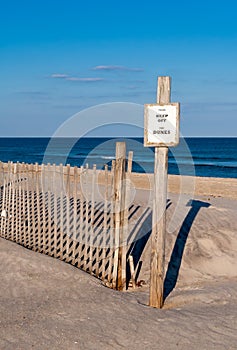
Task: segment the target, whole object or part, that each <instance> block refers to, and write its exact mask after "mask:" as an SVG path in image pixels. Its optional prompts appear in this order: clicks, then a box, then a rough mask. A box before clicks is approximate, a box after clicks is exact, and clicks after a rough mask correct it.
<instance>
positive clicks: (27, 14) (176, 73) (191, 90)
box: [0, 0, 237, 136]
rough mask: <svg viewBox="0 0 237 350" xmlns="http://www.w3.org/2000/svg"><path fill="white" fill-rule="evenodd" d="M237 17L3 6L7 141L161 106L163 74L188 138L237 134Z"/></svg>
mask: <svg viewBox="0 0 237 350" xmlns="http://www.w3.org/2000/svg"><path fill="white" fill-rule="evenodd" d="M236 13H237V3H236V1H228V0H227V1H225V2H222V1H211V0H210V1H207V0H206V1H202V0H200V1H196V2H190V1H167V2H164V1H159V0H156V1H144V2H135V1H130V2H129V1H123V0H122V1H118V2H111V1H88V2H86V1H80V0H77V1H75V0H71V1H67V2H66V1H60V0H58V1H54V0H53V1H50V0H48V1H46V0H41V1H32V0H31V1H29V0H25V1H24V0H22V1H9V2H3V1H2V2H1V8H0V33H1V35H0V69H1V79H0V118H1V128H0V136H50V135H52V134H53V133H54V132H55V131H56V129H57V128H58V127H59V126H60V125H61V124H62V123H63V122H64V121H66V120H67V119H68V118H69V117H70V116H72V115H73V114H75V113H77V112H79V111H80V110H83V109H85V108H88V107H91V106H94V105H97V104H101V103H108V102H132V103H137V104H142V105H143V104H144V103H154V102H156V80H157V76H158V75H170V76H171V77H172V101H173V102H180V103H181V111H182V114H181V131H182V134H183V135H185V136H236V130H237V98H236V95H237V63H236V62H237V22H236ZM95 118H96V116H95ZM82 122H84V123H86V120H84V121H82Z"/></svg>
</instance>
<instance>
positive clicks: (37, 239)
mask: <svg viewBox="0 0 237 350" xmlns="http://www.w3.org/2000/svg"><path fill="white" fill-rule="evenodd" d="M131 169H132V152H129V157H128V159H127V160H126V147H125V143H117V145H116V159H115V160H114V161H112V166H110V167H108V165H105V168H104V170H103V171H102V170H97V169H96V165H94V166H93V168H92V169H90V168H89V167H88V165H86V166H85V167H80V168H78V167H70V165H67V166H63V165H62V164H61V165H55V164H53V165H51V164H48V165H43V164H42V165H38V164H34V165H33V164H24V163H12V162H8V163H2V162H0V186H1V189H0V212H1V217H0V236H1V237H3V238H6V239H8V240H11V241H14V242H16V243H18V244H20V245H22V246H24V247H26V248H29V249H32V250H33V251H37V252H40V253H44V254H47V255H49V256H52V257H55V258H58V259H61V260H63V261H66V262H68V263H70V264H72V265H74V266H76V267H78V268H81V269H82V270H84V271H87V272H88V273H90V274H92V275H94V276H96V277H98V278H99V279H101V280H102V281H103V282H104V283H105V284H106V285H107V286H109V287H111V288H114V289H119V290H124V289H125V288H126V285H127V284H128V275H129V278H130V276H131V275H132V277H133V279H134V266H133V263H132V260H133V259H132V256H131V255H130V256H129V252H131V245H132V244H133V243H134V241H135V239H136V237H137V234H138V231H139V229H140V227H139V225H137V222H138V221H139V220H138V218H139V217H141V216H142V215H144V208H141V207H139V206H135V205H134V204H132V203H130V201H129V200H130V190H129V176H130V173H131ZM145 210H146V209H145ZM129 262H130V265H129ZM129 266H130V267H131V268H130V270H131V272H132V274H131V273H128V267H129ZM133 285H134V281H133Z"/></svg>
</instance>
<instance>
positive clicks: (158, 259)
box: [149, 77, 170, 308]
mask: <svg viewBox="0 0 237 350" xmlns="http://www.w3.org/2000/svg"><path fill="white" fill-rule="evenodd" d="M157 103H159V104H168V103H170V77H159V78H158V88H157ZM167 169H168V147H156V148H155V169H154V189H153V193H154V194H153V196H154V197H153V215H152V238H151V265H150V267H151V278H150V300H149V304H150V306H153V307H157V308H162V306H163V303H164V265H165V233H166V201H167Z"/></svg>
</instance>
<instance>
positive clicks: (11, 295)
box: [0, 174, 237, 350]
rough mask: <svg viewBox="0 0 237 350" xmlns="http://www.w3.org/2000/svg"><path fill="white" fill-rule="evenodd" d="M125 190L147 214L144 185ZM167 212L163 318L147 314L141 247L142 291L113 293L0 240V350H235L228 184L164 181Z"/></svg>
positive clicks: (236, 225)
mask: <svg viewBox="0 0 237 350" xmlns="http://www.w3.org/2000/svg"><path fill="white" fill-rule="evenodd" d="M131 180H132V183H133V185H134V188H135V189H136V194H135V197H134V201H135V202H136V203H137V204H140V205H144V206H145V205H147V206H148V207H149V206H150V199H149V195H150V190H149V181H148V182H146V181H145V180H144V177H143V175H138V174H133V176H132V179H131ZM180 191H181V194H179V192H180ZM167 207H168V209H167V235H166V272H167V273H166V279H165V296H166V300H165V305H164V308H163V309H162V310H158V309H153V308H150V307H148V306H147V305H148V294H149V263H150V260H149V255H150V241H149V239H148V240H147V243H146V244H145V246H144V249H143V252H142V255H141V257H140V262H141V270H140V274H139V276H138V281H143V282H142V283H141V287H137V288H136V290H132V289H129V290H128V291H127V292H117V291H114V290H111V289H109V288H106V287H105V286H103V284H102V283H101V282H100V280H98V279H96V278H94V277H92V276H90V275H89V274H87V273H85V272H83V271H81V270H79V269H77V268H75V267H73V266H71V265H69V264H66V263H64V262H62V261H59V260H56V259H53V258H51V257H48V256H45V255H43V254H39V253H35V252H32V251H30V250H27V249H25V248H23V247H21V246H19V245H17V244H16V243H13V242H10V241H7V240H4V239H2V238H1V239H0V263H1V271H0V274H1V286H0V313H1V318H0V322H1V327H0V349H32V348H33V349H123V348H126V349H164V350H168V349H206V350H209V349H220V350H223V349H236V344H237V335H236V334H237V269H236V259H237V235H236V232H237V222H236V211H237V180H236V179H213V178H191V177H183V178H182V179H181V178H180V177H178V176H170V177H169V193H168V205H167Z"/></svg>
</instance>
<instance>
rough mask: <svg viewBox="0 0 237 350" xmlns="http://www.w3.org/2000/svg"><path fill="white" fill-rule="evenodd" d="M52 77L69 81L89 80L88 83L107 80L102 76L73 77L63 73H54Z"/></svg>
mask: <svg viewBox="0 0 237 350" xmlns="http://www.w3.org/2000/svg"><path fill="white" fill-rule="evenodd" d="M50 77H51V78H53V79H63V80H68V81H79V82H88V83H95V82H98V81H103V80H105V79H104V78H100V77H85V78H80V77H72V76H70V75H68V74H61V73H56V74H52V75H51V76H50Z"/></svg>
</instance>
